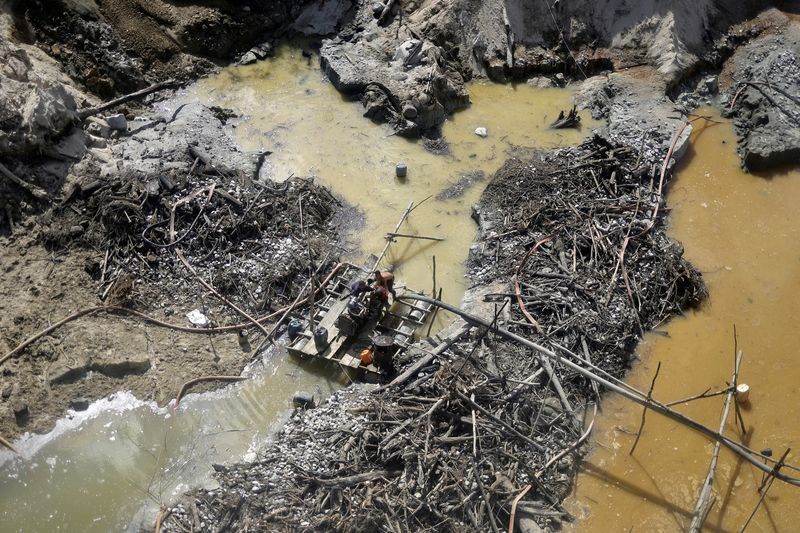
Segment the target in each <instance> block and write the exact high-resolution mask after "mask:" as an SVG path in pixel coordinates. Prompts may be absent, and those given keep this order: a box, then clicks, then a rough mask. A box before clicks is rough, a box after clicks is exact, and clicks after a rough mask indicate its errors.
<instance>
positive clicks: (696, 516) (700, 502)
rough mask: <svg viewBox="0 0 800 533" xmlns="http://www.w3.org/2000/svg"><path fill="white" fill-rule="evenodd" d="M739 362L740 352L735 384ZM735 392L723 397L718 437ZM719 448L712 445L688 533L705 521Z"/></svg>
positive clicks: (734, 373)
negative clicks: (704, 477)
mask: <svg viewBox="0 0 800 533" xmlns="http://www.w3.org/2000/svg"><path fill="white" fill-rule="evenodd" d="M741 362H742V352H739V353H738V354H736V362H735V364H734V368H733V378H732V379H731V381H732V382H733V383H736V380H737V378H738V376H739V365H740V364H741ZM735 391H736V388H735V387H730V388H729V389H728V394H727V395H726V396H725V405H724V407H723V408H722V418H721V419H720V421H719V433H720V435H721V434H722V432H723V431H724V430H725V424H726V423H727V421H728V413H729V412H730V408H731V400H732V399H733V395H734V394H735ZM720 447H721V445H720V443H719V442H717V443H716V444H715V445H714V453H712V454H711V464H709V465H708V474H706V479H705V481H704V482H703V487H702V488H701V489H700V496H699V497H698V498H697V505H695V506H694V512H693V513H692V524H691V525H690V526H689V532H690V533H698V532H699V531H700V530H701V529H702V527H703V522H704V521H705V519H706V516H707V515H708V511H709V510H710V507H709V505H708V498H709V497H710V496H711V487H712V486H713V485H714V472H715V471H716V468H717V461H718V460H719V450H720Z"/></svg>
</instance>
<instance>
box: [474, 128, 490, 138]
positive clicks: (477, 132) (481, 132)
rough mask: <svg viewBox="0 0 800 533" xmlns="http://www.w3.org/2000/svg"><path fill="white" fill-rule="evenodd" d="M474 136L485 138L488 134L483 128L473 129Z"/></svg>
mask: <svg viewBox="0 0 800 533" xmlns="http://www.w3.org/2000/svg"><path fill="white" fill-rule="evenodd" d="M475 135H477V136H478V137H483V138H486V136H487V135H489V132H488V131H486V128H483V127H481V128H475Z"/></svg>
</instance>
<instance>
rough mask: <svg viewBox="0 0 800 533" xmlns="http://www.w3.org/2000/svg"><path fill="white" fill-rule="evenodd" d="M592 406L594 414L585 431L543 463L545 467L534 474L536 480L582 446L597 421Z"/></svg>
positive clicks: (595, 406) (595, 405)
mask: <svg viewBox="0 0 800 533" xmlns="http://www.w3.org/2000/svg"><path fill="white" fill-rule="evenodd" d="M593 406H594V413H593V414H592V421H591V422H589V426H588V427H587V428H586V430H585V431H584V432H583V433H582V434H581V436H580V437H579V438H578V440H576V441H575V442H573V443H572V444H570V445H569V446H568V447H566V448H564V449H563V450H561V451H560V452H559V453H557V454H556V455H554V456H553V457H551V458H550V460H549V461H547V463H545V465H544V466H543V467H542V468H540V469H539V471H538V472H536V474H535V477H536V478H540V477H541V476H542V474H544V473H545V471H546V470H547V469H548V468H549V467H550V466H551V465H552V464H554V463H555V462H556V461H558V460H559V459H561V458H562V457H564V456H565V455H567V454H568V453H570V452H572V450H574V449H576V448H577V447H578V446H580V445H581V444H583V442H584V441H585V440H586V439H587V438H589V435H591V434H592V428H593V427H594V421H595V420H597V403H595V404H593Z"/></svg>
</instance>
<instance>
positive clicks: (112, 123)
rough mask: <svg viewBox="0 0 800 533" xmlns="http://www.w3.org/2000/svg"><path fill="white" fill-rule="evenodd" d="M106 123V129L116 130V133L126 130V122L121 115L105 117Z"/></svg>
mask: <svg viewBox="0 0 800 533" xmlns="http://www.w3.org/2000/svg"><path fill="white" fill-rule="evenodd" d="M106 122H107V123H108V127H109V128H111V129H112V130H117V131H127V130H128V120H127V119H126V118H125V115H123V114H122V113H117V114H116V115H111V116H109V117H106Z"/></svg>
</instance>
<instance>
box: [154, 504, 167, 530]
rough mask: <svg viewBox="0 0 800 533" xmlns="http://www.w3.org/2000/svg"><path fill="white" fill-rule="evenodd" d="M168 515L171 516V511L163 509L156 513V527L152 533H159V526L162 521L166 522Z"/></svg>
mask: <svg viewBox="0 0 800 533" xmlns="http://www.w3.org/2000/svg"><path fill="white" fill-rule="evenodd" d="M170 514H172V511H171V510H170V509H164V508H163V507H162V508H161V510H159V511H158V514H157V515H156V525H155V528H154V529H153V533H161V525H162V524H163V523H164V520H166V519H167V518H168V517H169V515H170Z"/></svg>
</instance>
